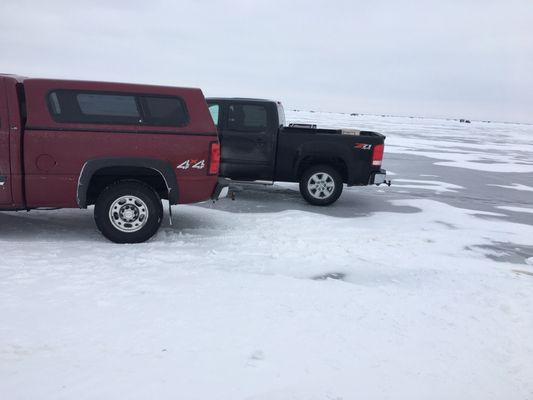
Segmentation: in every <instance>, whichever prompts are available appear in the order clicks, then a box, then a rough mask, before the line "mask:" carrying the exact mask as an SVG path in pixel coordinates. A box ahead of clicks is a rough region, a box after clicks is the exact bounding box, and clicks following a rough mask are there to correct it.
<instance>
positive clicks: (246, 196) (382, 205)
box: [199, 185, 420, 218]
mask: <svg viewBox="0 0 533 400" xmlns="http://www.w3.org/2000/svg"><path fill="white" fill-rule="evenodd" d="M233 189H234V190H235V201H232V200H231V199H230V198H225V199H221V200H219V201H218V202H216V203H215V204H214V205H213V204H212V203H202V204H200V205H199V206H200V207H205V208H214V209H218V210H222V211H226V212H232V213H278V212H283V211H293V210H297V211H305V212H310V213H315V214H321V215H325V216H330V217H338V218H360V217H365V216H367V215H370V214H372V213H376V212H391V213H403V214H411V213H417V212H420V209H419V208H416V207H410V206H396V205H394V204H392V203H391V202H390V200H391V199H397V198H400V197H401V196H400V197H399V196H393V193H388V192H387V190H386V189H378V188H376V187H370V188H364V187H350V188H346V187H345V188H344V191H343V193H342V195H341V197H340V198H339V200H337V202H335V203H334V204H332V205H331V206H326V207H318V206H313V205H310V204H308V203H306V202H305V201H304V200H303V199H302V197H301V196H300V193H299V191H298V186H297V185H295V186H294V187H284V186H278V185H275V186H259V185H250V186H245V185H242V186H239V187H236V188H232V190H233Z"/></svg>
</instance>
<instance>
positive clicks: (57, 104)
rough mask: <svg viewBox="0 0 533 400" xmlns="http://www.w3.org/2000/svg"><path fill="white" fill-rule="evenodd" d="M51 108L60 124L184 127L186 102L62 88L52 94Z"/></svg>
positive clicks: (186, 119) (50, 94) (157, 97)
mask: <svg viewBox="0 0 533 400" xmlns="http://www.w3.org/2000/svg"><path fill="white" fill-rule="evenodd" d="M48 108H49V110H50V113H51V115H52V117H53V119H54V120H55V121H57V122H70V123H85V124H111V125H112V124H119V125H151V126H176V127H177V126H183V125H186V124H187V122H188V113H187V108H186V106H185V102H184V101H183V100H182V99H181V98H179V97H175V96H158V95H149V94H133V93H108V92H94V91H80V90H63V89H58V90H54V91H52V92H50V93H49V95H48Z"/></svg>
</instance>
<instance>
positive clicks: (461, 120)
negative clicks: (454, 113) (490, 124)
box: [459, 118, 470, 124]
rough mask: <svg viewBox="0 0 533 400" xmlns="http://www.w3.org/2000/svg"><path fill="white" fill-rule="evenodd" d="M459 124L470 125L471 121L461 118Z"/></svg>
mask: <svg viewBox="0 0 533 400" xmlns="http://www.w3.org/2000/svg"><path fill="white" fill-rule="evenodd" d="M459 122H463V123H465V124H469V123H470V120H469V119H463V118H461V119H460V120H459Z"/></svg>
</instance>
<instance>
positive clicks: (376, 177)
mask: <svg viewBox="0 0 533 400" xmlns="http://www.w3.org/2000/svg"><path fill="white" fill-rule="evenodd" d="M368 184H369V185H378V186H379V185H381V184H385V185H387V186H390V185H391V181H390V180H389V181H388V180H387V171H386V170H384V169H380V170H379V171H375V172H372V173H371V174H370V181H369V182H368Z"/></svg>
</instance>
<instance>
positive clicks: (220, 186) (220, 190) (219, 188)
mask: <svg viewBox="0 0 533 400" xmlns="http://www.w3.org/2000/svg"><path fill="white" fill-rule="evenodd" d="M228 190H229V183H228V181H227V180H226V179H224V178H218V181H217V184H216V186H215V190H214V191H213V194H212V195H211V199H212V200H218V199H220V198H221V197H226V196H227V195H228Z"/></svg>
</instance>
